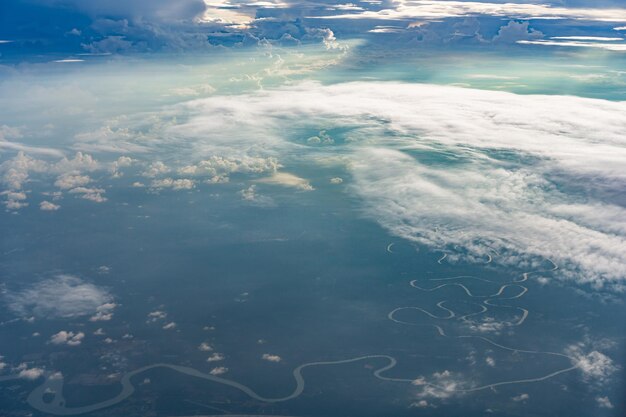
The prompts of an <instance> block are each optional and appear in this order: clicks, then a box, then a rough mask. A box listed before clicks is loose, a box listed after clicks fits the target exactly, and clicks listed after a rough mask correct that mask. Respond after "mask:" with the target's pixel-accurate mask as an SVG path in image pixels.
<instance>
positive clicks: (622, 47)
mask: <svg viewBox="0 0 626 417" xmlns="http://www.w3.org/2000/svg"><path fill="white" fill-rule="evenodd" d="M517 43H520V44H526V45H541V46H566V47H572V48H594V49H606V50H607V51H616V52H626V43H615V42H583V41H573V40H572V41H567V40H520V41H517Z"/></svg>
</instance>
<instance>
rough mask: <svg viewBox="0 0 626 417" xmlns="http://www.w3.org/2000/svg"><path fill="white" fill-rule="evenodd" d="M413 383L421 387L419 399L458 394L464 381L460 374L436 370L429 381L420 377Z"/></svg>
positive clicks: (447, 396) (418, 394)
mask: <svg viewBox="0 0 626 417" xmlns="http://www.w3.org/2000/svg"><path fill="white" fill-rule="evenodd" d="M412 385H414V386H416V387H419V388H420V391H419V392H418V393H417V395H416V396H417V398H418V399H424V398H449V397H451V396H453V395H457V394H458V392H457V391H458V390H459V387H461V386H462V385H463V381H462V380H461V378H460V377H459V376H458V375H454V374H453V373H452V372H450V371H448V370H445V371H442V372H434V373H433V374H432V376H431V378H430V379H429V380H428V381H427V380H426V379H425V378H418V379H416V380H414V381H413V382H412Z"/></svg>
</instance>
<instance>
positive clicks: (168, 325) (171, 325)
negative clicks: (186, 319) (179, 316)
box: [163, 321, 176, 330]
mask: <svg viewBox="0 0 626 417" xmlns="http://www.w3.org/2000/svg"><path fill="white" fill-rule="evenodd" d="M175 328H176V323H175V322H173V321H170V322H169V323H166V324H164V325H163V329H164V330H172V329H175Z"/></svg>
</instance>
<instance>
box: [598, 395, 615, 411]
mask: <svg viewBox="0 0 626 417" xmlns="http://www.w3.org/2000/svg"><path fill="white" fill-rule="evenodd" d="M596 402H597V403H598V407H600V408H608V409H612V408H614V406H613V403H612V402H611V400H610V399H609V397H606V396H605V397H596Z"/></svg>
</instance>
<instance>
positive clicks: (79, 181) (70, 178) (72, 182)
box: [54, 173, 91, 190]
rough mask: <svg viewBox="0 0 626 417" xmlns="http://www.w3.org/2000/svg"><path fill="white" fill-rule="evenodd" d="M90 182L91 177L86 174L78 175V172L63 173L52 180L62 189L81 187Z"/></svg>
mask: <svg viewBox="0 0 626 417" xmlns="http://www.w3.org/2000/svg"><path fill="white" fill-rule="evenodd" d="M90 182H91V178H89V176H87V175H78V174H72V173H69V174H63V175H61V176H59V178H57V180H56V181H55V182H54V185H55V186H57V187H59V188H61V189H62V190H68V189H70V188H75V187H81V186H83V185H87V184H89V183H90Z"/></svg>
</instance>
